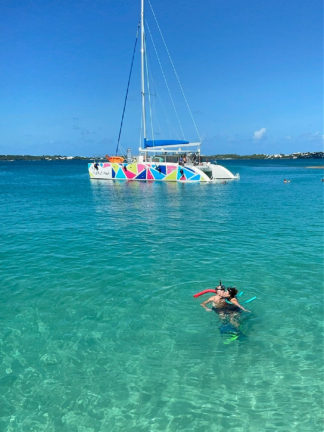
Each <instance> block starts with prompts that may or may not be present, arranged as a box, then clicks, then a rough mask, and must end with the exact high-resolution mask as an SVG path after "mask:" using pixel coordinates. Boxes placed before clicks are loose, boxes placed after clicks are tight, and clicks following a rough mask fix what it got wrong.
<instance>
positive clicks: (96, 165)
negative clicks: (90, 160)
mask: <svg viewBox="0 0 324 432" xmlns="http://www.w3.org/2000/svg"><path fill="white" fill-rule="evenodd" d="M93 166H94V167H95V169H96V170H98V162H95V163H94V165H93Z"/></svg>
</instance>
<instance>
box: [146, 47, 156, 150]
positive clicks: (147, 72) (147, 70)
mask: <svg viewBox="0 0 324 432" xmlns="http://www.w3.org/2000/svg"><path fill="white" fill-rule="evenodd" d="M144 44H145V51H144V52H146V53H147V51H146V41H145V39H144ZM145 71H146V83H147V84H146V85H147V92H148V100H149V107H150V123H151V133H152V140H153V141H154V129H153V116H152V104H151V91H150V79H149V69H148V62H147V54H146V56H145Z"/></svg>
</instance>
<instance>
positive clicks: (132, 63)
mask: <svg viewBox="0 0 324 432" xmlns="http://www.w3.org/2000/svg"><path fill="white" fill-rule="evenodd" d="M139 29H140V22H139V23H138V25H137V31H136V39H135V44H134V49H133V56H132V62H131V67H130V71H129V76H128V83H127V90H126V95H125V101H124V107H123V113H122V118H121V122H120V128H119V134H118V140H117V146H116V155H117V154H118V148H119V142H120V137H121V132H122V128H123V122H124V116H125V110H126V103H127V97H128V90H129V85H130V80H131V75H132V70H133V65H134V58H135V51H136V45H137V40H138V34H139Z"/></svg>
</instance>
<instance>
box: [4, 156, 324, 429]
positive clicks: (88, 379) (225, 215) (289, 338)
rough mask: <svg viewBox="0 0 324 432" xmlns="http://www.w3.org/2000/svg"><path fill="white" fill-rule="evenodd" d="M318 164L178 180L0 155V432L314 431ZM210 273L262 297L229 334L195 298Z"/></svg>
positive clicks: (319, 283) (319, 278)
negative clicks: (235, 177) (111, 176)
mask: <svg viewBox="0 0 324 432" xmlns="http://www.w3.org/2000/svg"><path fill="white" fill-rule="evenodd" d="M319 164H322V161H315V160H306V161H298V160H288V161H242V162H241V161H226V162H224V165H225V166H227V167H229V168H230V169H231V170H232V171H233V172H239V173H240V175H241V180H240V181H237V182H233V183H227V184H213V185H210V184H208V185H204V184H201V185H197V184H192V185H190V184H185V185H183V184H172V183H170V184H162V183H149V182H143V183H140V182H132V183H127V182H107V181H93V180H92V181H91V180H90V179H89V178H88V174H87V163H86V162H82V161H81V162H79V161H62V162H47V161H44V162H1V164H0V194H1V195H0V196H1V200H0V210H1V237H0V257H1V269H0V272H1V290H0V430H1V431H7V432H21V431H25V432H34V431H48V432H52V431H55V432H56V431H57V432H61V431H62V432H65V431H66V432H97V431H98V432H99V431H100V432H105V431H135V432H137V431H139V432H141V431H143V432H144V431H152V432H157V431H168V432H171V431H172V432H174V431H197V432H198V431H201V432H209V431H210V432H218V431H219V432H222V431H230V432H241V431H250V432H254V431H255V432H259V431H269V432H270V431H273V432H281V431H282V432H287V431H298V432H299V431H300V432H310V431H311V432H313V431H320V430H323V423H322V408H323V391H322V384H323V332H322V330H323V328H322V319H323V186H324V183H322V182H321V178H322V177H323V170H318V169H309V168H306V167H307V166H309V165H319ZM284 178H289V179H291V183H288V184H284V183H283V179H284ZM219 279H221V280H222V282H223V283H224V284H225V285H235V286H237V287H238V288H239V289H240V290H243V291H244V295H243V296H242V299H247V298H250V297H252V296H257V299H256V300H255V301H253V302H251V303H250V304H249V305H248V307H249V309H250V310H251V311H252V313H251V314H247V313H243V314H241V318H240V320H241V332H242V335H241V336H240V337H239V338H238V339H237V340H236V341H233V342H231V343H229V344H227V343H225V342H226V341H228V335H226V334H221V332H220V325H221V323H220V320H219V317H218V316H217V315H216V314H215V313H206V312H205V311H204V310H203V309H202V308H201V307H200V306H199V303H200V299H201V297H200V299H194V298H193V294H194V293H196V292H198V291H201V290H203V289H205V288H208V287H213V286H215V285H216V284H217V283H218V281H219Z"/></svg>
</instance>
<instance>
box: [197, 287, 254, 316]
mask: <svg viewBox="0 0 324 432" xmlns="http://www.w3.org/2000/svg"><path fill="white" fill-rule="evenodd" d="M216 290H217V293H216V294H215V295H213V296H211V297H209V299H207V300H205V301H204V302H202V303H201V304H200V306H202V307H203V308H204V309H205V310H206V312H212V311H213V310H214V311H215V312H222V311H226V310H227V311H228V312H230V311H231V310H232V311H233V307H232V306H231V305H230V304H228V303H227V302H226V300H227V301H228V302H230V303H231V304H232V305H233V306H234V307H235V308H234V311H235V310H237V308H239V309H242V310H243V311H244V312H251V311H249V310H248V309H245V307H243V306H242V305H241V304H240V303H239V302H238V300H237V298H236V297H235V296H236V294H237V292H238V291H237V289H236V288H228V289H227V291H225V290H224V288H223V285H221V284H220V285H219V286H218V287H216ZM208 303H211V304H212V308H209V307H207V304H208Z"/></svg>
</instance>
